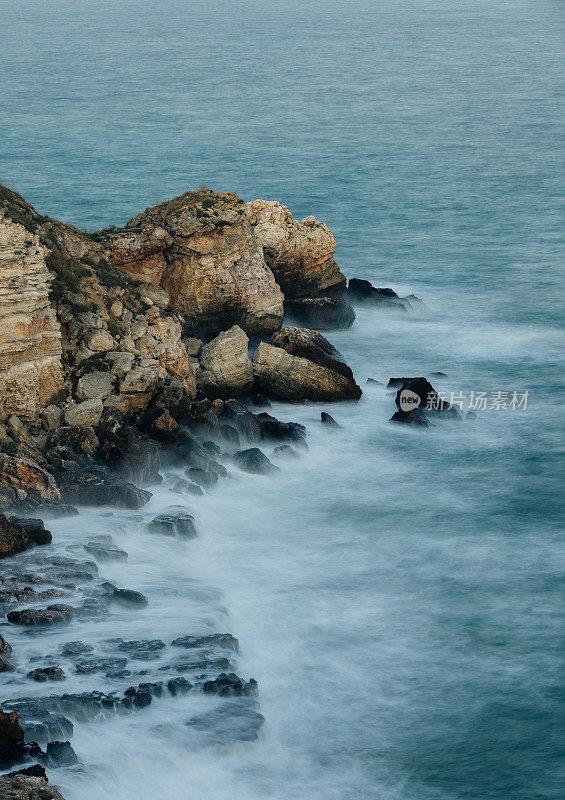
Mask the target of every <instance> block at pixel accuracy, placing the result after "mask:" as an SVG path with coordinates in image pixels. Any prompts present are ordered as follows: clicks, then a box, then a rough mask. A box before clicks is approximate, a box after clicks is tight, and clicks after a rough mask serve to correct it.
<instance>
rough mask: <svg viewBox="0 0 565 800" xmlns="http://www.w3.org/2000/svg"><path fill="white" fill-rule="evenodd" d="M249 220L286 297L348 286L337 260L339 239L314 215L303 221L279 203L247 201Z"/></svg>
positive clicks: (314, 295)
mask: <svg viewBox="0 0 565 800" xmlns="http://www.w3.org/2000/svg"><path fill="white" fill-rule="evenodd" d="M247 213H248V216H249V220H250V222H251V224H252V225H253V229H254V232H255V236H256V237H257V239H258V241H259V242H260V244H261V245H262V247H263V250H264V254H265V261H266V262H267V264H268V266H269V267H270V268H271V269H272V271H273V274H274V276H275V279H276V281H277V283H278V284H279V286H280V287H281V289H282V290H283V292H284V295H285V297H286V298H294V297H317V296H321V295H325V294H327V293H328V292H330V293H331V292H336V291H339V290H341V289H344V288H345V277H344V275H342V273H341V272H340V270H339V267H338V265H337V264H336V263H335V261H334V258H333V255H334V253H335V248H336V244H335V239H334V237H333V236H332V234H331V232H330V230H329V229H328V228H327V227H326V226H325V225H324V224H323V223H321V222H318V221H317V220H316V219H314V217H305V218H304V219H302V220H301V221H300V222H298V221H297V220H295V219H293V218H292V214H291V213H290V211H289V210H288V208H286V206H283V205H281V204H280V203H277V202H270V201H267V200H254V201H253V202H252V203H248V204H247Z"/></svg>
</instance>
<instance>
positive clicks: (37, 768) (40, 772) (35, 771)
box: [0, 764, 47, 797]
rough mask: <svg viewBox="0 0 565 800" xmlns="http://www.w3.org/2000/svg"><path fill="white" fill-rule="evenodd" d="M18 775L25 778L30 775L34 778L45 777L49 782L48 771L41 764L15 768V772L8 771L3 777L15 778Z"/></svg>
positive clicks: (0, 786) (0, 785)
mask: <svg viewBox="0 0 565 800" xmlns="http://www.w3.org/2000/svg"><path fill="white" fill-rule="evenodd" d="M16 775H19V776H21V777H23V778H25V777H30V776H31V777H32V778H44V779H45V782H46V783H47V773H46V772H45V767H42V766H41V764H32V766H31V767H22V769H17V770H14V772H8V773H7V774H6V775H4V776H3V778H13V777H15V776H16ZM1 788H2V784H0V789H1ZM13 788H14V787H13ZM34 791H35V790H34ZM8 797H10V795H8ZM16 797H17V795H16Z"/></svg>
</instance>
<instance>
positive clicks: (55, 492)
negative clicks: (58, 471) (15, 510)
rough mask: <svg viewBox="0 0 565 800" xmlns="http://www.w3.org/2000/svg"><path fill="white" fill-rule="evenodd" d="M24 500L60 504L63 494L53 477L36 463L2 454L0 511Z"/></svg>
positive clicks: (0, 458) (0, 463) (0, 455)
mask: <svg viewBox="0 0 565 800" xmlns="http://www.w3.org/2000/svg"><path fill="white" fill-rule="evenodd" d="M23 500H31V501H33V502H35V503H37V504H40V503H58V502H59V501H60V500H61V493H60V492H59V489H58V488H57V484H56V482H55V479H54V478H53V475H51V473H49V472H47V470H45V469H43V468H42V467H40V466H39V465H38V464H36V463H35V462H33V461H31V460H29V459H24V458H14V457H12V456H9V455H6V454H5V453H0V509H3V508H8V507H9V506H11V505H12V504H14V503H16V502H17V501H23Z"/></svg>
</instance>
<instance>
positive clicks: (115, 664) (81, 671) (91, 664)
mask: <svg viewBox="0 0 565 800" xmlns="http://www.w3.org/2000/svg"><path fill="white" fill-rule="evenodd" d="M127 663H128V660H127V658H112V657H108V658H87V659H83V660H82V661H79V662H78V663H77V664H76V666H75V672H76V673H77V674H78V675H93V674H94V673H96V672H104V673H105V674H106V675H107V676H108V675H110V676H112V675H116V674H119V673H121V672H122V671H123V670H124V667H125V666H126V664H127Z"/></svg>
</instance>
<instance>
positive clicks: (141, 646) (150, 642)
mask: <svg viewBox="0 0 565 800" xmlns="http://www.w3.org/2000/svg"><path fill="white" fill-rule="evenodd" d="M164 648H165V643H164V642H162V641H161V640H160V639H140V640H132V641H125V642H120V644H119V645H118V646H117V648H116V649H117V650H119V651H120V652H123V653H127V654H128V656H129V657H130V658H134V659H137V660H138V661H153V660H154V659H156V658H160V656H161V650H163V649H164Z"/></svg>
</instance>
